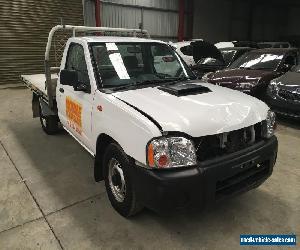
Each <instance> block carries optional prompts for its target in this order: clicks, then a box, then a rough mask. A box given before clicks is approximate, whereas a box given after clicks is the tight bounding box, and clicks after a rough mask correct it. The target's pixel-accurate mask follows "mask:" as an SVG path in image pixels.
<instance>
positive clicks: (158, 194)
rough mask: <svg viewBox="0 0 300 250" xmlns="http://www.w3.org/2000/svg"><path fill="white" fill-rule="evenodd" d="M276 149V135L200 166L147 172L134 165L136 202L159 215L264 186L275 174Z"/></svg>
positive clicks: (211, 202) (132, 171)
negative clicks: (273, 172)
mask: <svg viewBox="0 0 300 250" xmlns="http://www.w3.org/2000/svg"><path fill="white" fill-rule="evenodd" d="M277 148H278V143H277V139H276V137H275V136H273V137H272V138H271V139H269V140H266V141H261V142H259V143H257V144H255V145H253V146H251V147H249V148H247V149H244V150H241V151H239V152H236V153H233V154H230V155H226V156H222V157H219V158H217V159H213V160H209V161H205V162H202V163H200V164H199V165H198V166H197V167H191V168H180V169H179V168H178V169H167V170H148V169H145V168H142V167H137V166H135V167H133V168H131V171H130V173H131V179H132V181H133V185H134V188H135V191H136V195H137V199H138V200H139V201H140V202H141V203H142V204H143V205H145V206H146V207H148V208H150V209H152V210H154V211H156V212H158V213H168V212H171V211H174V210H177V209H182V208H188V207H198V208H203V207H206V206H207V205H211V204H214V203H215V202H216V201H219V200H222V199H223V198H226V197H230V196H233V195H236V194H239V193H242V192H246V191H248V190H250V189H253V188H255V187H257V186H259V185H260V184H262V183H263V182H264V181H265V180H266V179H267V178H268V177H269V176H270V175H271V174H272V171H273V166H274V164H275V161H276V156H277Z"/></svg>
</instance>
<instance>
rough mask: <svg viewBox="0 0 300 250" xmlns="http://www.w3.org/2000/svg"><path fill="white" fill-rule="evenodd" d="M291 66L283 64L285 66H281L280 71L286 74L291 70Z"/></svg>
mask: <svg viewBox="0 0 300 250" xmlns="http://www.w3.org/2000/svg"><path fill="white" fill-rule="evenodd" d="M292 66H293V65H291V64H286V63H285V64H283V65H282V67H281V69H282V71H284V72H287V71H289V70H290V69H291V68H292Z"/></svg>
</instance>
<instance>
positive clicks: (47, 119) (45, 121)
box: [39, 105, 59, 135]
mask: <svg viewBox="0 0 300 250" xmlns="http://www.w3.org/2000/svg"><path fill="white" fill-rule="evenodd" d="M39 107H40V108H39V113H40V122H41V125H42V129H43V130H44V131H45V133H46V134H47V135H54V134H56V133H57V132H58V131H59V124H58V123H59V121H58V117H57V116H54V115H49V116H45V115H44V114H43V112H42V107H41V105H39Z"/></svg>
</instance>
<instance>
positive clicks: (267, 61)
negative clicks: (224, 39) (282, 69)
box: [229, 52, 283, 70]
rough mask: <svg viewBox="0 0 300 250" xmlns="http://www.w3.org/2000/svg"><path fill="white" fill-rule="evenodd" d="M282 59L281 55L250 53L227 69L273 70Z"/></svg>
mask: <svg viewBox="0 0 300 250" xmlns="http://www.w3.org/2000/svg"><path fill="white" fill-rule="evenodd" d="M282 58H283V55H282V54H271V53H257V52H254V53H253V52H250V53H246V54H244V55H242V56H241V57H240V58H238V59H237V60H236V61H234V62H233V63H232V64H231V66H230V67H229V68H232V69H235V68H243V69H262V70H275V69H276V68H277V67H278V65H279V64H280V62H281V60H282Z"/></svg>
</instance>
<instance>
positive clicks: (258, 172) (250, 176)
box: [216, 161, 270, 200]
mask: <svg viewBox="0 0 300 250" xmlns="http://www.w3.org/2000/svg"><path fill="white" fill-rule="evenodd" d="M247 164H248V165H247V166H244V167H245V168H246V169H245V170H244V171H241V172H239V173H237V174H235V175H233V176H230V177H229V178H227V179H225V180H221V181H218V182H217V183H216V200H219V199H221V198H223V197H224V196H228V195H231V194H234V193H236V192H238V191H239V190H243V189H244V188H247V187H249V186H251V185H252V184H254V183H255V182H257V181H259V180H262V179H263V178H264V177H266V176H268V174H269V165H270V164H269V161H265V162H262V163H260V164H257V163H247Z"/></svg>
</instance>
